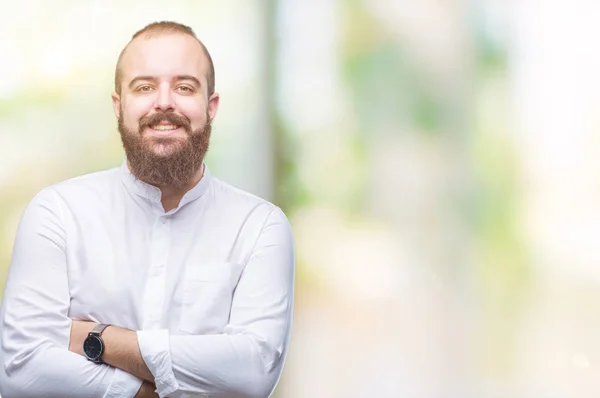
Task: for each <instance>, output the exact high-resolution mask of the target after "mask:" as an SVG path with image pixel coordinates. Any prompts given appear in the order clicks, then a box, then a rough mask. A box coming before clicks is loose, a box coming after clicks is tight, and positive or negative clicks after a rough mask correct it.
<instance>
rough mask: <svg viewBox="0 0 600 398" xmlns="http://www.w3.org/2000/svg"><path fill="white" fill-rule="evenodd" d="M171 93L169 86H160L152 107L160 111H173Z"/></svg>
mask: <svg viewBox="0 0 600 398" xmlns="http://www.w3.org/2000/svg"><path fill="white" fill-rule="evenodd" d="M173 106H174V103H173V95H172V93H171V89H170V88H169V87H161V88H160V89H159V90H158V96H157V97H156V102H155V103H154V109H156V110H157V111H162V112H169V111H173Z"/></svg>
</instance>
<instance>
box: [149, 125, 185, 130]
mask: <svg viewBox="0 0 600 398" xmlns="http://www.w3.org/2000/svg"><path fill="white" fill-rule="evenodd" d="M150 128H151V129H152V130H156V131H172V130H177V129H178V128H179V126H176V125H174V124H155V125H152V126H150Z"/></svg>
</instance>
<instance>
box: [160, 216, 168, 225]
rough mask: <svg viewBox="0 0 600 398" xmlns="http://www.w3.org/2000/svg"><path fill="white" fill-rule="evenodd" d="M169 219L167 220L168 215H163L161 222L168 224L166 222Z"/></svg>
mask: <svg viewBox="0 0 600 398" xmlns="http://www.w3.org/2000/svg"><path fill="white" fill-rule="evenodd" d="M167 221H168V220H167V217H161V218H160V223H161V224H166V223H167Z"/></svg>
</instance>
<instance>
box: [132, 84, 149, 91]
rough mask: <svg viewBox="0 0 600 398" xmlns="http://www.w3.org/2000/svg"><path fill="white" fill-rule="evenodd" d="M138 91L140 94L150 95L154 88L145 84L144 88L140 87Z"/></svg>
mask: <svg viewBox="0 0 600 398" xmlns="http://www.w3.org/2000/svg"><path fill="white" fill-rule="evenodd" d="M136 91H138V92H140V93H149V92H150V91H152V86H149V85H147V84H145V85H143V86H140V87H138V88H137V90H136Z"/></svg>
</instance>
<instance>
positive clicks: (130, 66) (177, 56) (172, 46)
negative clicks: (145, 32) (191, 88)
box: [120, 34, 208, 84]
mask: <svg viewBox="0 0 600 398" xmlns="http://www.w3.org/2000/svg"><path fill="white" fill-rule="evenodd" d="M120 68H121V74H122V76H123V82H124V83H125V84H127V83H128V82H129V81H130V80H131V79H133V78H135V77H136V76H154V77H157V78H169V77H172V76H178V75H191V76H195V77H197V78H198V79H199V80H200V81H206V78H205V75H206V72H207V71H208V59H207V58H206V56H205V55H204V52H203V50H202V46H201V45H200V43H198V41H197V40H196V39H195V38H193V37H192V36H189V35H184V34H163V35H160V36H155V37H151V38H144V37H137V38H135V39H134V40H133V41H132V42H131V43H129V46H128V47H127V49H126V50H125V53H124V54H123V58H122V59H121V65H120Z"/></svg>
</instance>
